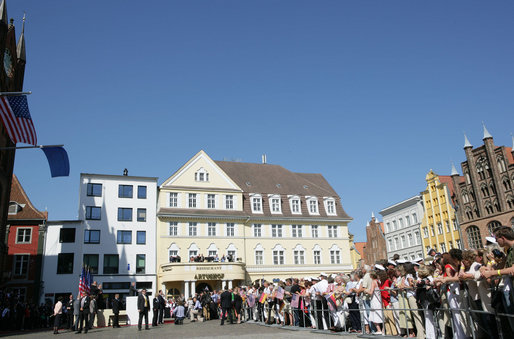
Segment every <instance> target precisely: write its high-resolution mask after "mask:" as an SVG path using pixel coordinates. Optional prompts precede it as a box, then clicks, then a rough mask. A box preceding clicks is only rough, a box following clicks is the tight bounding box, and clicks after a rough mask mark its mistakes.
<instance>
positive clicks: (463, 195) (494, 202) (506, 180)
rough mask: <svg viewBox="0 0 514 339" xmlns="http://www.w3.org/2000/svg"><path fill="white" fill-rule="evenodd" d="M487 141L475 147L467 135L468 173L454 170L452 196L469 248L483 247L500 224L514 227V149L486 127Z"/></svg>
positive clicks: (463, 168)
mask: <svg viewBox="0 0 514 339" xmlns="http://www.w3.org/2000/svg"><path fill="white" fill-rule="evenodd" d="M483 141H484V144H483V145H482V146H480V147H477V148H473V146H472V145H471V143H470V142H469V140H468V138H467V137H466V136H465V144H464V152H465V153H466V161H464V162H462V163H461V167H462V172H463V174H464V175H463V176H459V173H458V172H457V170H456V168H455V167H453V168H452V173H451V177H452V182H453V186H454V189H455V193H454V195H453V197H452V199H453V202H454V205H455V206H456V207H457V215H458V219H459V222H460V227H461V233H462V237H463V242H464V247H466V248H480V247H483V245H484V244H485V237H487V236H489V235H490V234H491V233H492V231H493V230H494V229H495V228H496V227H498V226H500V225H504V226H513V227H514V190H513V189H514V153H513V149H512V148H510V147H505V146H496V145H494V141H493V137H492V135H491V134H490V133H489V132H488V131H487V129H486V127H485V126H484V137H483ZM513 142H514V138H513Z"/></svg>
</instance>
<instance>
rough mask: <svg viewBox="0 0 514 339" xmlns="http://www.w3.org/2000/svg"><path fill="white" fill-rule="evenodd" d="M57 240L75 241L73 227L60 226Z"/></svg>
mask: <svg viewBox="0 0 514 339" xmlns="http://www.w3.org/2000/svg"><path fill="white" fill-rule="evenodd" d="M59 242H60V243H67V242H75V229H74V228H61V229H60V230H59Z"/></svg>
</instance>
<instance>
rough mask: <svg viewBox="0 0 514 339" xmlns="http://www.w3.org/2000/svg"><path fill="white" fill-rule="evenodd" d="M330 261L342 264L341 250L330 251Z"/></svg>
mask: <svg viewBox="0 0 514 339" xmlns="http://www.w3.org/2000/svg"><path fill="white" fill-rule="evenodd" d="M330 263H331V264H340V263H341V258H340V255H339V250H331V251H330Z"/></svg>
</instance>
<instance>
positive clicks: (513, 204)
mask: <svg viewBox="0 0 514 339" xmlns="http://www.w3.org/2000/svg"><path fill="white" fill-rule="evenodd" d="M507 206H509V209H513V208H514V197H512V196H508V197H507Z"/></svg>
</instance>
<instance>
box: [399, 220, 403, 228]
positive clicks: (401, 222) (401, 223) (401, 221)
mask: <svg viewBox="0 0 514 339" xmlns="http://www.w3.org/2000/svg"><path fill="white" fill-rule="evenodd" d="M399 220H400V228H403V226H404V225H403V218H400V219H399Z"/></svg>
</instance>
